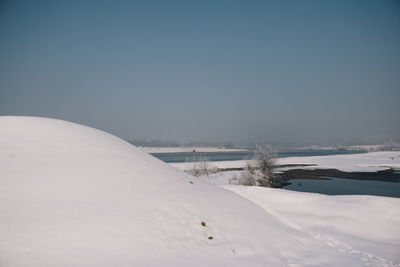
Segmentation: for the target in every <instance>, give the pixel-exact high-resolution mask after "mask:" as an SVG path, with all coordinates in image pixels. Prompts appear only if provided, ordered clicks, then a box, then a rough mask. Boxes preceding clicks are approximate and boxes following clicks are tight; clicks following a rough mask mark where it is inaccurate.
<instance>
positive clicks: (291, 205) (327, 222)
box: [225, 186, 400, 265]
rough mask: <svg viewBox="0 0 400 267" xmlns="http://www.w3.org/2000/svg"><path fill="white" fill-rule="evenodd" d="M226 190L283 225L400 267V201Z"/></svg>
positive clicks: (239, 188)
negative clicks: (244, 199) (242, 198)
mask: <svg viewBox="0 0 400 267" xmlns="http://www.w3.org/2000/svg"><path fill="white" fill-rule="evenodd" d="M225 188H227V189H229V190H232V191H234V192H236V193H238V194H239V195H241V196H244V197H245V198H247V199H250V200H252V201H253V202H254V203H257V204H258V205H260V206H261V207H262V208H264V209H265V210H266V211H268V213H270V214H272V215H274V216H275V217H276V218H278V219H279V220H280V221H281V222H282V223H284V224H286V225H288V226H290V227H292V228H295V229H298V230H299V231H302V232H304V233H306V234H308V235H309V236H310V237H312V238H314V239H316V240H319V241H321V243H324V244H326V245H328V246H330V247H334V248H336V249H338V250H340V251H342V253H344V254H357V255H359V256H360V258H361V259H362V261H365V262H369V261H372V262H374V263H375V264H377V265H385V264H390V263H391V264H393V262H397V263H399V262H400V254H399V248H400V231H399V226H400V209H399V206H400V199H397V198H389V197H375V196H326V195H321V194H312V193H302V192H293V191H288V190H283V189H270V188H262V187H245V186H226V187H225Z"/></svg>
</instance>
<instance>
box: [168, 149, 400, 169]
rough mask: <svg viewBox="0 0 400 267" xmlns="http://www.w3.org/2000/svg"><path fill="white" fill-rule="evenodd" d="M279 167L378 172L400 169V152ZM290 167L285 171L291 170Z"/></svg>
mask: <svg viewBox="0 0 400 267" xmlns="http://www.w3.org/2000/svg"><path fill="white" fill-rule="evenodd" d="M246 162H247V161H246V160H236V161H215V162H211V163H210V164H212V165H213V166H215V167H218V168H243V167H245V166H246ZM277 163H278V164H279V165H287V164H307V165H312V166H296V167H294V168H301V169H338V170H341V171H346V172H376V171H380V170H385V169H389V168H394V169H400V151H390V152H370V153H363V154H348V155H330V156H311V157H287V158H278V161H277ZM192 164H193V163H187V162H184V163H171V165H172V166H174V167H177V168H179V169H182V170H188V169H190V168H191V166H192ZM290 168H293V167H288V168H285V169H290Z"/></svg>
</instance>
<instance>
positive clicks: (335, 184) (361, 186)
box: [284, 178, 400, 197]
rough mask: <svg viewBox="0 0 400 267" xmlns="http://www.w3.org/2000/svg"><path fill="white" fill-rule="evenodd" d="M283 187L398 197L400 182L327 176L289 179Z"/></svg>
mask: <svg viewBox="0 0 400 267" xmlns="http://www.w3.org/2000/svg"><path fill="white" fill-rule="evenodd" d="M290 182H291V183H292V184H291V185H288V186H285V187H284V189H288V190H293V191H300V192H310V193H320V194H326V195H375V196H386V197H400V183H392V182H380V181H370V180H355V179H342V178H329V180H303V179H295V180H290Z"/></svg>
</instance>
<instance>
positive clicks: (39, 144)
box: [0, 117, 398, 267]
mask: <svg viewBox="0 0 400 267" xmlns="http://www.w3.org/2000/svg"><path fill="white" fill-rule="evenodd" d="M254 189H255V190H257V188H254ZM277 192H278V191H277ZM239 193H240V192H239ZM250 198H251V197H250ZM379 199H380V198H379ZM379 199H377V201H378V202H379ZM290 205H292V206H296V203H290ZM321 205H322V204H321ZM331 205H332V207H331V208H335V205H336V204H335V201H333V202H332V204H331ZM361 205H363V204H362V201H360V202H359V204H358V205H356V206H355V208H354V209H356V208H359V207H360V206H361ZM367 205H368V203H367ZM393 205H394V207H398V203H397V202H396V203H392V207H391V208H393ZM338 207H339V206H338ZM383 207H384V205H383V206H382V208H383ZM349 208H350V209H353V208H352V206H349ZM315 212H316V213H318V212H319V210H316V211H315ZM384 214H387V213H384ZM298 216H302V213H301V210H299V214H298ZM396 216H397V215H396ZM392 219H393V220H394V223H397V222H398V217H396V218H392ZM293 220H295V218H293ZM388 220H390V218H388ZM202 221H205V222H206V226H202V225H201V222H202ZM335 222H337V221H335ZM327 223H328V222H327ZM379 223H380V221H379V220H378V219H377V222H376V224H377V225H376V228H374V229H377V227H379ZM384 226H385V225H384ZM397 229H398V228H397ZM381 231H383V232H385V233H384V234H382V236H383V237H382V238H381V239H379V241H382V242H385V241H387V239H385V238H384V237H386V236H387V235H390V233H391V231H392V228H389V229H386V228H382V229H381ZM360 235H362V234H360ZM209 237H212V238H213V239H209ZM390 242H392V244H393V246H397V244H398V239H397V237H396V235H394V237H393V238H390ZM375 245H376V246H380V245H381V244H375ZM377 252H379V251H378V250H377ZM389 256H390V255H389ZM363 257H364V254H362V255H361V254H357V253H353V254H351V253H347V252H346V253H344V252H342V251H341V250H340V249H338V248H337V247H332V246H330V245H329V244H326V242H321V240H318V239H316V238H314V237H313V236H310V235H309V234H308V233H307V232H305V231H302V230H301V229H297V228H296V227H292V226H291V225H288V224H286V223H284V222H282V221H281V220H280V217H279V216H278V217H276V215H271V213H270V212H269V211H268V209H267V208H265V207H264V206H263V205H261V207H260V206H259V205H256V204H254V203H253V202H251V201H249V200H246V199H245V198H243V197H241V196H239V195H237V194H235V193H233V192H230V191H228V190H225V189H222V188H218V187H216V186H213V185H209V184H207V183H203V182H201V181H200V180H198V179H196V178H194V177H192V176H189V175H188V174H185V173H183V172H181V171H180V170H178V169H176V168H173V167H171V166H170V165H168V164H166V163H163V162H161V161H160V160H158V159H156V158H154V157H152V156H150V155H148V154H146V153H145V152H143V151H141V150H140V149H138V148H136V147H134V146H132V145H130V144H128V143H126V142H124V141H122V140H120V139H118V138H116V137H114V136H112V135H110V134H107V133H105V132H102V131H99V130H95V129H92V128H89V127H85V126H81V125H77V124H73V123H69V122H65V121H59V120H52V119H44V118H32V117H0V265H1V266H7V267H8V266H224V265H226V266H362V265H364V264H367V263H372V264H373V265H375V266H379V264H380V263H381V262H380V261H374V260H373V259H371V260H368V261H365V260H364V258H363ZM392 258H393V257H392ZM387 263H388V265H391V264H392V263H391V262H387Z"/></svg>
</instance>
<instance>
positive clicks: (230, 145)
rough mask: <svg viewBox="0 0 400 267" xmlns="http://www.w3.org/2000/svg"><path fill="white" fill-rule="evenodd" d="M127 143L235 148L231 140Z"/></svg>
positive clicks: (156, 145) (152, 145)
mask: <svg viewBox="0 0 400 267" xmlns="http://www.w3.org/2000/svg"><path fill="white" fill-rule="evenodd" d="M129 143H131V144H133V145H135V146H145V147H192V146H197V147H220V148H235V146H234V144H233V143H232V142H194V141H193V142H187V143H179V142H176V141H170V140H157V139H155V140H132V141H129Z"/></svg>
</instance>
